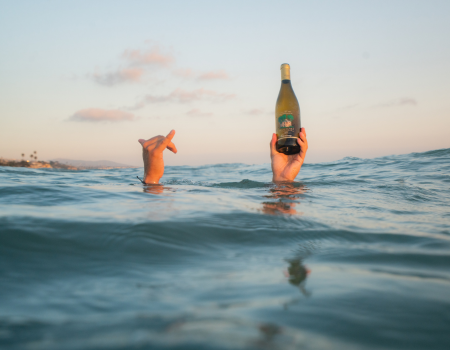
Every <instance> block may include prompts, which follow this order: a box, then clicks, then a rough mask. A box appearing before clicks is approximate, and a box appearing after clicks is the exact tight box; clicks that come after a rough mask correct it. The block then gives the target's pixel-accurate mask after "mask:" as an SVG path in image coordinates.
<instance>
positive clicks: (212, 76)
mask: <svg viewBox="0 0 450 350" xmlns="http://www.w3.org/2000/svg"><path fill="white" fill-rule="evenodd" d="M229 78H230V77H229V76H228V74H227V72H225V71H224V70H217V71H211V72H206V73H203V74H200V75H199V76H198V78H197V79H198V80H226V79H229Z"/></svg>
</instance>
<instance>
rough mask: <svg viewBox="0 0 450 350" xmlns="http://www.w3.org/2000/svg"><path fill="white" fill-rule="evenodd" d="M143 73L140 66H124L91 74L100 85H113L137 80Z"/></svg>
mask: <svg viewBox="0 0 450 350" xmlns="http://www.w3.org/2000/svg"><path fill="white" fill-rule="evenodd" d="M143 74H144V70H143V69H142V68H125V69H118V70H117V71H115V72H109V73H103V74H102V73H94V74H92V79H93V80H94V81H95V82H96V83H98V84H100V85H105V86H113V85H117V84H121V83H126V82H137V81H139V80H140V79H141V77H142V75H143Z"/></svg>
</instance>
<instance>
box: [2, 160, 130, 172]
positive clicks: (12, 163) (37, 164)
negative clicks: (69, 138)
mask: <svg viewBox="0 0 450 350" xmlns="http://www.w3.org/2000/svg"><path fill="white" fill-rule="evenodd" d="M0 166H9V167H21V168H31V169H65V170H89V169H128V168H135V167H133V166H73V165H68V164H63V163H60V162H58V161H52V160H51V161H49V162H46V161H42V160H39V161H37V160H36V161H29V160H18V159H4V158H0Z"/></svg>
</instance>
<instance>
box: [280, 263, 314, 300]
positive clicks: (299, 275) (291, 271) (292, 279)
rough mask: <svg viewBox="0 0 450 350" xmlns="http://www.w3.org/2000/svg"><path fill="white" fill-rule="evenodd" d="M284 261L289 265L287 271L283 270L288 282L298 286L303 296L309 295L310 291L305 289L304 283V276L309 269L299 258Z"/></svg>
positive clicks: (308, 272) (305, 276) (306, 275)
mask: <svg viewBox="0 0 450 350" xmlns="http://www.w3.org/2000/svg"><path fill="white" fill-rule="evenodd" d="M286 261H287V262H288V263H289V267H288V269H287V271H285V275H286V277H287V278H288V280H289V283H290V284H292V285H293V286H296V287H298V289H299V290H300V292H302V294H303V295H304V296H309V295H310V293H309V292H308V291H307V290H306V289H305V284H306V278H307V277H308V275H309V274H310V272H311V270H309V269H308V268H307V267H306V266H305V265H303V261H302V259H301V258H297V259H292V260H286Z"/></svg>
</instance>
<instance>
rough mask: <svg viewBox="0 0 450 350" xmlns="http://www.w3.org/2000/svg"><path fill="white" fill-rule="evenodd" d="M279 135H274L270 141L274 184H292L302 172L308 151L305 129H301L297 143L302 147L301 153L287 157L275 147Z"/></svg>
mask: <svg viewBox="0 0 450 350" xmlns="http://www.w3.org/2000/svg"><path fill="white" fill-rule="evenodd" d="M276 143H277V134H273V135H272V140H271V141H270V159H271V162H272V172H273V179H272V181H273V182H292V181H294V180H295V177H296V176H297V174H298V173H299V171H300V168H301V167H302V165H303V161H304V160H305V156H306V151H307V150H308V140H307V139H306V131H305V128H301V130H300V137H299V138H297V143H298V144H299V145H300V153H297V154H292V155H289V156H288V155H286V154H283V153H279V152H278V151H277V149H276V147H275V144H276Z"/></svg>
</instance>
